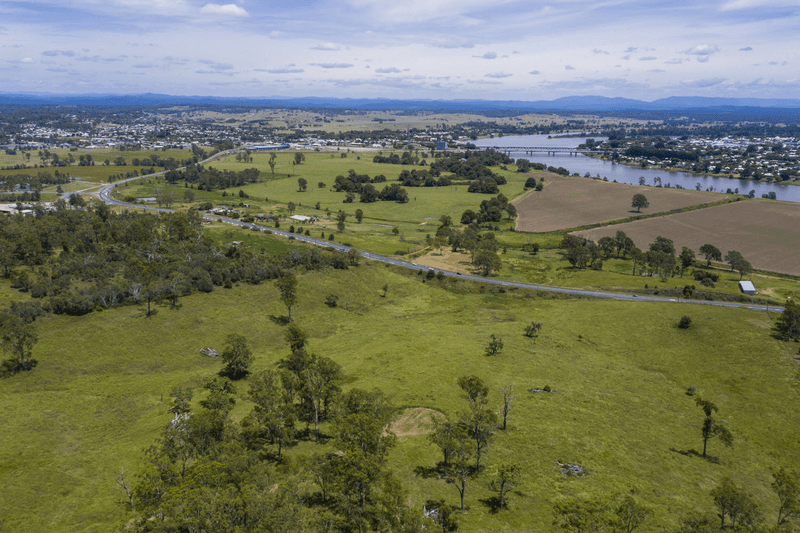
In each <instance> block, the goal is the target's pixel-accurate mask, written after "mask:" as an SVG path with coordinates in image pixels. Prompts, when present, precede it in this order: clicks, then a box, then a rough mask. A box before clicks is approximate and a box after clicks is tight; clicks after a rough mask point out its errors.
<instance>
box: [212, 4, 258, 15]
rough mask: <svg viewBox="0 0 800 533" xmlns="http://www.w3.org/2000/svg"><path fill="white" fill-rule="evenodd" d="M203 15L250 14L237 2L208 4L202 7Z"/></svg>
mask: <svg viewBox="0 0 800 533" xmlns="http://www.w3.org/2000/svg"><path fill="white" fill-rule="evenodd" d="M200 13H201V14H202V15H212V16H215V17H218V16H221V17H248V16H250V14H249V13H248V12H247V11H246V10H245V9H244V8H241V7H239V6H237V5H236V4H224V5H222V4H206V5H204V6H203V7H201V8H200Z"/></svg>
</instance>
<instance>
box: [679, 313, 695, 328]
mask: <svg viewBox="0 0 800 533" xmlns="http://www.w3.org/2000/svg"><path fill="white" fill-rule="evenodd" d="M691 325H692V319H691V318H689V317H688V316H687V315H683V316H682V317H681V319H680V320H679V321H678V327H679V328H681V329H689V326H691Z"/></svg>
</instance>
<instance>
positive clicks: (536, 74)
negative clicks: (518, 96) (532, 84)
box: [528, 70, 539, 76]
mask: <svg viewBox="0 0 800 533" xmlns="http://www.w3.org/2000/svg"><path fill="white" fill-rule="evenodd" d="M528 74H533V75H534V76H538V75H539V71H538V70H532V71H530V72H528Z"/></svg>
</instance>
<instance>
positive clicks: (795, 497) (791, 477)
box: [772, 467, 800, 526]
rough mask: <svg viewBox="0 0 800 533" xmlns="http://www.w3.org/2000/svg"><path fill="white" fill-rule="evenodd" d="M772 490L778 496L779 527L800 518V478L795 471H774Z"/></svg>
mask: <svg viewBox="0 0 800 533" xmlns="http://www.w3.org/2000/svg"><path fill="white" fill-rule="evenodd" d="M772 480H773V481H772V490H774V491H775V494H776V495H777V496H778V501H779V503H780V505H779V506H778V525H779V526H781V525H783V524H785V523H786V522H788V521H789V520H791V519H792V518H796V517H798V516H800V478H799V477H798V475H797V472H795V471H794V470H787V469H786V468H784V467H780V468H779V469H778V470H775V469H772Z"/></svg>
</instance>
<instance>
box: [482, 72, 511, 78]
mask: <svg viewBox="0 0 800 533" xmlns="http://www.w3.org/2000/svg"><path fill="white" fill-rule="evenodd" d="M511 76H513V74H508V73H507V72H490V73H489V74H486V75H485V76H484V78H510V77H511Z"/></svg>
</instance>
